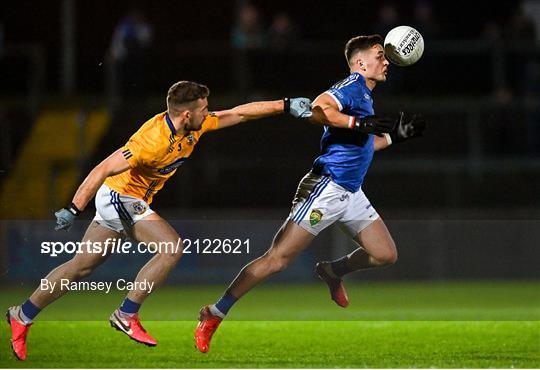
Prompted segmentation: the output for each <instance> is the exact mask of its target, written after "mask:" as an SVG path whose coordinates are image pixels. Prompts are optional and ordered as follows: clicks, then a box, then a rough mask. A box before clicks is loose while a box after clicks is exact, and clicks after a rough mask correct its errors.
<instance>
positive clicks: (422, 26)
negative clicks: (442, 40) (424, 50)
mask: <svg viewBox="0 0 540 370" xmlns="http://www.w3.org/2000/svg"><path fill="white" fill-rule="evenodd" d="M412 27H414V28H416V29H417V30H418V31H419V32H420V33H421V34H422V36H423V37H424V39H425V40H428V41H429V40H432V39H434V38H437V37H439V35H440V27H439V22H437V20H436V19H435V17H434V15H433V5H432V3H431V2H430V1H428V0H417V1H416V2H415V4H414V19H413V22H412Z"/></svg>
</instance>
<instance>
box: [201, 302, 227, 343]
mask: <svg viewBox="0 0 540 370" xmlns="http://www.w3.org/2000/svg"><path fill="white" fill-rule="evenodd" d="M222 320H223V319H222V318H221V317H219V316H215V315H213V314H212V312H210V308H209V307H208V306H204V307H203V308H201V310H200V311H199V323H198V324H197V328H196V329H195V345H196V346H197V348H198V349H199V351H201V352H202V353H206V352H208V350H209V349H210V341H211V340H212V335H214V333H215V331H216V330H217V328H218V326H219V324H221V321H222Z"/></svg>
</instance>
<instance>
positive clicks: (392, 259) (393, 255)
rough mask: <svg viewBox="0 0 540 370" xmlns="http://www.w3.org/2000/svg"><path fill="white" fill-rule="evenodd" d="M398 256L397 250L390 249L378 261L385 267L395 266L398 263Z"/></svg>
mask: <svg viewBox="0 0 540 370" xmlns="http://www.w3.org/2000/svg"><path fill="white" fill-rule="evenodd" d="M397 259H398V254H397V250H396V249H390V250H388V251H386V252H385V253H383V254H381V255H380V256H378V258H377V260H378V261H379V263H380V264H381V265H383V266H388V265H393V264H394V263H396V262H397Z"/></svg>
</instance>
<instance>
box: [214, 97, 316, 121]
mask: <svg viewBox="0 0 540 370" xmlns="http://www.w3.org/2000/svg"><path fill="white" fill-rule="evenodd" d="M283 112H287V113H290V114H291V115H292V116H294V117H296V118H307V117H310V116H311V101H310V100H309V99H307V98H291V99H289V98H285V99H282V100H274V101H260V102H254V103H247V104H243V105H239V106H237V107H234V108H232V109H228V110H223V111H219V112H214V114H215V115H216V116H218V118H219V125H218V127H217V128H218V129H220V128H225V127H229V126H233V125H236V124H238V123H240V122H245V121H249V120H253V119H259V118H264V117H268V116H273V115H275V114H279V113H283Z"/></svg>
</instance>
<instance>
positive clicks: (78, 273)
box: [74, 265, 95, 280]
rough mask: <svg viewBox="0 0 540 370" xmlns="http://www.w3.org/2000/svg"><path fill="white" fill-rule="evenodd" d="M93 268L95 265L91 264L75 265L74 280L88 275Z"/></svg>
mask: <svg viewBox="0 0 540 370" xmlns="http://www.w3.org/2000/svg"><path fill="white" fill-rule="evenodd" d="M94 268H95V267H94V266H93V265H81V266H77V267H76V268H75V273H74V275H75V276H74V279H75V280H80V279H84V278H85V277H87V276H89V275H90V274H91V273H92V271H94Z"/></svg>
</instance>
